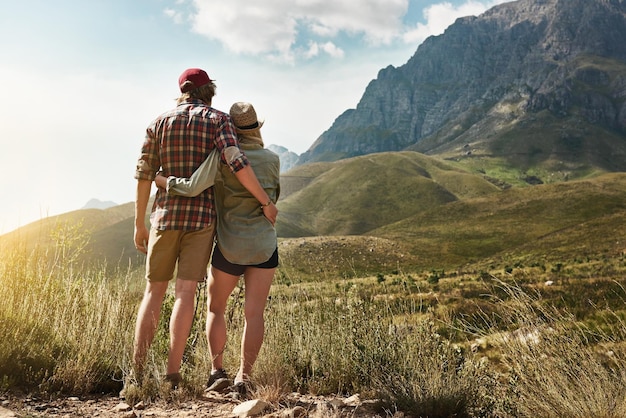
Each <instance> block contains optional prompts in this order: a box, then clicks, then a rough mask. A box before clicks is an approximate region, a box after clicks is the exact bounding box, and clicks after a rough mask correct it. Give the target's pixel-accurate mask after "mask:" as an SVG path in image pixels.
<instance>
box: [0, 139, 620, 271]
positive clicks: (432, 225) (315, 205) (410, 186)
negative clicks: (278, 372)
mask: <svg viewBox="0 0 626 418" xmlns="http://www.w3.org/2000/svg"><path fill="white" fill-rule="evenodd" d="M294 179H295V181H294ZM283 182H286V183H289V182H291V183H290V184H291V185H292V186H293V185H295V184H296V183H297V182H300V184H301V187H300V188H299V189H298V188H297V187H293V188H292V191H291V193H290V194H287V196H286V197H285V195H283V197H282V198H281V200H280V201H279V202H278V208H279V211H280V212H279V220H278V223H277V229H278V232H279V239H280V251H281V265H282V267H283V269H284V271H285V272H287V273H288V272H289V271H290V269H296V270H298V271H299V272H302V273H310V274H313V275H319V274H320V273H321V274H324V275H330V276H336V275H339V276H345V275H353V274H357V273H358V274H361V273H368V274H377V273H386V272H390V271H393V270H398V269H402V270H405V271H430V270H431V269H446V270H451V269H452V270H454V269H459V268H469V269H485V270H488V269H489V268H490V267H491V266H500V267H502V266H505V265H513V264H515V263H518V264H519V263H523V264H525V265H530V264H532V263H545V262H559V260H566V259H567V260H572V259H588V258H590V257H591V258H592V257H599V256H601V255H602V254H607V253H612V254H615V253H616V252H621V251H622V250H623V248H626V246H625V245H624V243H626V236H625V235H626V231H624V230H623V228H622V225H624V221H625V220H626V219H625V218H626V210H625V209H626V174H623V173H612V174H603V175H600V176H597V177H593V178H588V179H585V180H576V181H566V182H563V181H562V182H555V183H551V184H543V185H534V186H530V185H528V184H526V183H524V184H526V187H519V186H513V187H506V188H500V187H497V186H496V185H494V184H493V183H492V179H489V178H488V177H487V176H483V175H481V174H480V173H478V174H472V173H469V172H467V171H464V170H463V169H461V168H458V167H455V166H454V164H453V163H451V162H448V161H442V160H439V159H437V158H435V157H429V156H425V155H423V154H419V153H416V152H410V151H406V152H397V153H396V152H389V153H380V154H371V155H367V156H360V157H355V158H351V159H346V160H341V161H336V162H333V163H319V164H310V165H306V166H301V167H297V168H295V169H293V170H291V171H289V172H288V173H286V174H285V176H284V177H283V178H282V179H281V183H283ZM132 231H133V204H132V203H127V204H125V205H120V206H117V207H114V208H109V209H106V210H99V209H88V210H78V211H73V212H69V213H66V214H63V215H59V216H55V217H50V218H46V219H43V220H41V221H38V222H34V223H32V224H30V225H27V226H25V227H22V228H20V229H18V230H16V231H14V232H11V233H9V234H5V235H3V236H0V248H4V249H7V248H11V247H13V248H23V249H25V250H29V251H30V250H32V249H34V248H36V247H39V248H43V249H50V248H53V249H56V250H59V248H61V249H63V250H72V248H74V247H80V248H82V249H83V250H84V251H81V252H80V253H81V260H83V261H85V262H95V263H103V262H105V261H106V263H107V265H109V267H114V268H117V267H121V268H127V267H128V266H129V265H130V266H131V267H132V268H134V267H136V266H141V265H143V261H144V256H143V255H141V254H139V253H138V252H137V251H136V250H135V249H134V245H133V242H132V233H133V232H132Z"/></svg>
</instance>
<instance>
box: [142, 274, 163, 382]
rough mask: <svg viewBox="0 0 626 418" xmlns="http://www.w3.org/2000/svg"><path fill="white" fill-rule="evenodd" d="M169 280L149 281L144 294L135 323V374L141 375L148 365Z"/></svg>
mask: <svg viewBox="0 0 626 418" xmlns="http://www.w3.org/2000/svg"><path fill="white" fill-rule="evenodd" d="M167 284H168V282H147V283H146V290H145V292H144V294H143V299H142V301H141V305H139V312H138V313H137V323H136V325H135V343H134V346H133V366H134V368H135V374H136V376H137V377H140V376H141V375H142V373H143V370H144V367H145V365H146V357H147V354H148V349H149V348H150V345H151V344H152V340H153V339H154V334H155V333H156V329H157V326H158V325H159V317H160V315H161V304H162V303H163V297H164V296H165V292H166V291H167Z"/></svg>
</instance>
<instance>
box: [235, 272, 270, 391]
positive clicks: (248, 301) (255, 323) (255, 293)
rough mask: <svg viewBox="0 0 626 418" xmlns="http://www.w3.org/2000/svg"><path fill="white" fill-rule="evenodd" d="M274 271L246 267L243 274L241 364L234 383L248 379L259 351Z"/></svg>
mask: <svg viewBox="0 0 626 418" xmlns="http://www.w3.org/2000/svg"><path fill="white" fill-rule="evenodd" d="M275 270H276V269H275V268H273V269H261V268H256V267H248V268H246V271H245V273H244V276H243V277H244V280H245V286H246V287H245V307H244V311H245V317H246V322H245V325H244V330H243V336H242V339H241V364H240V366H239V371H238V372H237V376H236V377H235V382H241V381H244V380H247V379H248V376H249V375H250V373H251V372H252V366H253V365H254V362H255V361H256V359H257V356H258V355H259V351H260V350H261V345H262V344H263V335H264V333H265V321H264V319H263V313H264V311H265V303H266V302H267V297H268V295H269V293H270V286H271V285H272V279H273V278H274V271H275Z"/></svg>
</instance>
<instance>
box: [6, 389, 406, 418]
mask: <svg viewBox="0 0 626 418" xmlns="http://www.w3.org/2000/svg"><path fill="white" fill-rule="evenodd" d="M240 403H241V402H239V401H235V400H232V399H227V398H224V397H221V396H219V395H215V396H213V395H205V396H202V397H201V398H198V399H190V400H187V401H181V402H171V403H167V402H164V401H159V402H156V403H143V402H140V403H139V404H137V405H133V406H131V405H128V404H126V403H125V402H124V401H123V400H121V399H120V398H118V397H116V396H102V397H91V398H78V397H65V398H56V399H41V398H35V397H32V398H28V397H18V396H12V395H10V394H8V395H6V394H5V395H2V396H0V418H39V417H62V418H74V417H98V418H143V417H154V418H158V417H173V418H177V417H180V418H183V417H184V418H195V417H198V418H200V417H203V418H222V417H224V418H226V417H235V416H237V415H235V414H234V413H233V410H234V409H235V407H237V406H238V405H239V404H240ZM256 416H259V417H266V418H269V417H274V418H287V417H302V418H304V417H310V418H329V417H332V418H343V417H354V418H365V417H394V418H404V417H405V415H404V414H403V413H395V414H393V413H388V412H387V413H385V412H382V413H381V412H376V402H370V401H365V402H361V401H360V400H359V399H358V395H357V396H353V397H350V398H329V397H316V396H310V395H299V394H292V395H290V396H287V397H285V400H284V401H281V402H280V404H279V405H268V407H267V408H265V410H264V411H263V412H262V413H260V414H258V415H256Z"/></svg>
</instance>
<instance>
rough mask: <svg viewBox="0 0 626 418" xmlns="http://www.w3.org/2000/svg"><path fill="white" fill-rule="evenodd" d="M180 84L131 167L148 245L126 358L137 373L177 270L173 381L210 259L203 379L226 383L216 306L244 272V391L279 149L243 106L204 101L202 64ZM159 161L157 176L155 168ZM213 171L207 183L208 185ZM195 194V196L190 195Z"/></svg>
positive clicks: (272, 239)
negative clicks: (266, 142) (227, 109)
mask: <svg viewBox="0 0 626 418" xmlns="http://www.w3.org/2000/svg"><path fill="white" fill-rule="evenodd" d="M179 87H180V91H181V95H180V97H179V98H178V100H177V106H176V108H175V109H173V110H170V111H168V112H165V113H163V114H162V115H160V116H159V117H157V119H155V120H154V121H153V122H152V123H151V124H150V126H149V127H148V128H147V130H146V137H145V140H144V144H143V146H142V149H141V156H140V158H139V160H138V163H137V170H136V173H135V178H136V179H137V180H138V183H137V196H136V201H135V232H134V239H135V247H136V248H137V249H138V250H139V251H141V252H143V253H146V254H147V259H146V279H147V281H146V289H145V292H144V296H143V299H142V302H141V304H140V307H139V312H138V314H137V323H136V328H135V342H134V347H133V349H134V350H133V367H134V371H135V373H136V375H137V377H138V378H141V376H142V374H143V371H144V367H145V363H146V358H147V353H148V349H149V347H150V345H151V343H152V340H153V338H154V335H155V332H156V329H157V325H158V322H159V318H160V313H161V306H162V302H163V298H164V296H165V294H166V291H167V288H168V283H169V281H170V280H171V279H172V278H173V277H174V273H175V271H176V283H175V300H174V305H173V307H172V314H171V317H170V327H169V329H170V344H169V354H168V362H167V371H166V380H167V381H169V382H171V384H172V386H174V387H177V386H178V385H179V384H180V382H181V380H182V377H181V374H180V367H181V362H182V358H183V353H184V349H185V345H186V341H187V338H188V336H189V333H190V330H191V326H192V322H193V317H194V302H195V293H196V289H197V285H198V283H199V282H201V281H203V280H204V278H205V276H206V271H207V265H208V262H209V260H211V269H210V275H209V284H208V295H207V304H208V314H207V324H206V325H207V328H206V331H207V339H208V342H209V350H210V354H211V357H212V371H211V375H210V377H209V382H208V384H207V385H208V386H209V387H212V388H213V389H215V386H216V384H217V385H218V386H220V389H223V388H224V382H229V381H228V379H227V374H226V372H225V371H224V369H223V367H222V361H223V359H222V354H223V350H224V347H225V344H226V323H225V319H224V312H225V310H226V305H227V301H228V297H229V295H230V293H231V292H232V290H233V289H234V288H235V286H236V285H237V282H238V280H239V277H240V276H241V275H242V274H243V275H244V281H245V307H244V310H245V328H244V334H243V336H242V344H241V345H242V346H241V363H240V367H239V370H238V372H237V374H236V376H235V379H234V383H235V385H234V389H235V390H236V391H237V392H238V393H240V394H245V391H246V383H247V380H248V378H249V375H250V372H251V369H252V366H253V364H254V362H255V360H256V357H257V355H258V353H259V350H260V347H261V344H262V342H263V333H264V321H263V311H264V309H265V302H266V299H267V296H268V294H269V289H270V285H271V282H272V278H273V276H274V271H275V269H276V267H277V265H278V252H277V244H276V232H275V229H274V223H275V222H276V216H277V214H278V210H277V209H276V206H275V205H274V203H275V202H276V200H277V199H278V193H279V161H278V156H276V154H274V153H272V152H271V151H268V150H265V149H264V148H263V141H262V139H261V133H260V128H261V126H262V124H261V123H259V122H258V120H257V118H256V112H255V111H254V108H253V107H252V105H250V104H248V103H235V104H234V105H233V106H232V108H231V112H232V114H231V116H229V115H228V114H226V113H224V112H221V111H218V110H216V109H214V108H213V107H211V102H212V98H213V96H214V95H215V89H216V86H215V83H214V80H211V79H210V78H209V76H208V75H207V73H206V72H205V71H204V70H201V69H198V68H190V69H188V70H186V71H184V72H183V74H181V76H180V77H179ZM233 122H234V124H233ZM237 134H238V135H239V139H238V135H237ZM242 150H243V151H244V152H242ZM252 165H254V171H253V170H252ZM217 166H219V168H216V167H217ZM159 170H160V172H162V174H163V175H162V176H161V175H157V174H158V173H159ZM196 170H197V172H196V173H194V171H196ZM215 171H217V175H216V172H215ZM207 173H208V174H207ZM255 173H256V174H255ZM192 174H193V176H192ZM165 176H167V178H166V177H165ZM213 179H214V180H215V185H214V186H213V187H208V186H210V185H211V184H212V183H213ZM153 180H154V181H156V182H157V185H158V186H160V187H159V188H158V189H157V194H156V198H155V201H154V204H153V208H152V211H151V214H150V222H151V228H150V231H148V229H147V227H146V225H145V222H144V217H145V213H146V209H147V205H148V199H149V197H150V191H151V186H152V181H153ZM206 187H208V188H206ZM194 189H195V190H194ZM198 193H199V194H198ZM179 194H186V195H188V196H190V197H187V196H181V195H179ZM194 194H197V196H191V195H194ZM218 218H219V220H218ZM216 224H217V225H216ZM216 226H217V227H216ZM216 234H217V244H216V245H215V247H213V242H214V237H215V235H216ZM212 251H213V254H212V257H211V253H212Z"/></svg>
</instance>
